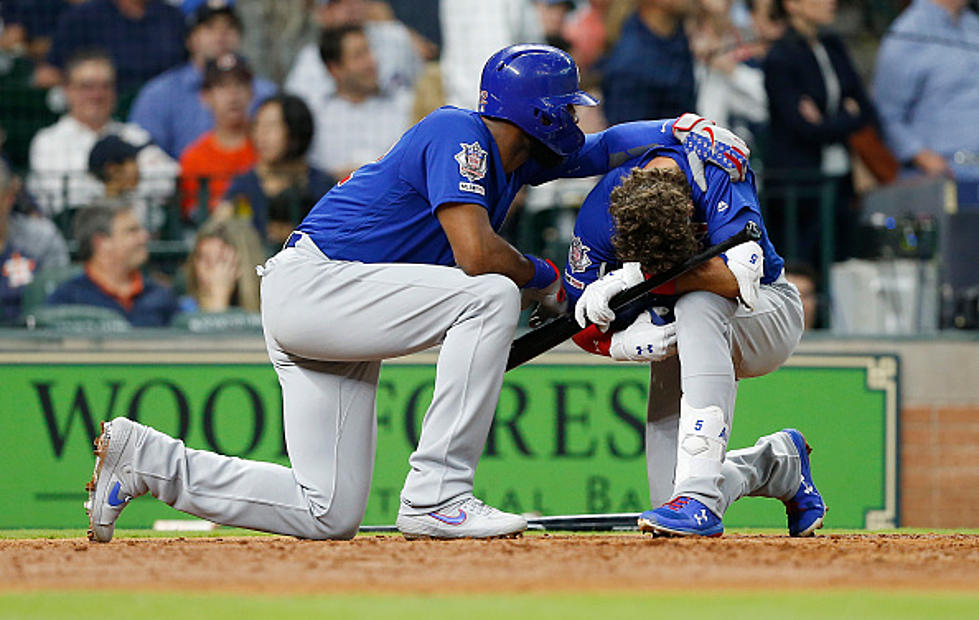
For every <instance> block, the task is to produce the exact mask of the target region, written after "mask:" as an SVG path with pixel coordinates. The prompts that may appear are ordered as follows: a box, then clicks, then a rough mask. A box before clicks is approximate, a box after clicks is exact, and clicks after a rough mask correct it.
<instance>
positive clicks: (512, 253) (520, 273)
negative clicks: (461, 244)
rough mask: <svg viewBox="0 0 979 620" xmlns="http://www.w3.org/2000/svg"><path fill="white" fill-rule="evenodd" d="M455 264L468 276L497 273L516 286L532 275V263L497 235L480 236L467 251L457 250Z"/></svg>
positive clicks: (521, 284)
mask: <svg viewBox="0 0 979 620" xmlns="http://www.w3.org/2000/svg"><path fill="white" fill-rule="evenodd" d="M460 254H462V255H461V256H460ZM456 264H457V265H458V266H459V267H460V268H461V269H462V270H463V271H465V272H466V274H468V275H470V276H478V275H482V274H484V273H498V274H501V275H504V276H506V277H508V278H510V279H511V280H513V281H514V282H515V283H516V284H517V286H523V285H525V284H526V283H527V282H529V281H530V279H531V278H532V277H533V276H534V265H533V264H532V263H531V262H530V261H529V260H527V258H525V257H524V255H523V254H521V253H520V252H519V251H517V249H516V248H514V247H513V246H512V245H510V244H509V243H507V242H506V240H505V239H503V238H502V237H500V236H499V235H492V236H488V237H485V238H482V239H480V240H479V242H478V243H477V244H474V246H473V247H471V248H469V251H466V252H462V253H458V252H457V253H456Z"/></svg>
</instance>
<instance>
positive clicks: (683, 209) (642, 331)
mask: <svg viewBox="0 0 979 620" xmlns="http://www.w3.org/2000/svg"><path fill="white" fill-rule="evenodd" d="M709 123H710V122H709V121H705V120H704V119H701V118H699V117H695V116H693V115H685V116H684V117H681V118H680V120H679V121H678V122H677V123H676V125H675V129H677V130H678V131H682V129H678V128H681V127H685V126H687V127H689V128H690V129H692V130H693V129H696V126H697V125H701V126H702V125H703V124H709ZM712 132H713V133H714V134H715V135H720V134H722V133H723V132H725V130H723V129H721V128H718V127H714V128H713V129H712ZM698 139H699V138H698ZM727 142H728V144H736V140H732V139H731V138H730V137H729V138H728V139H727ZM702 148H703V149H704V151H707V150H710V149H715V148H718V146H717V144H716V143H713V144H712V143H709V142H706V143H704V144H703V145H702ZM744 172H745V175H746V179H745V180H744V181H743V182H735V180H732V178H731V176H732V175H729V174H727V173H725V171H722V170H721V169H720V168H717V167H715V166H707V168H706V170H703V171H701V170H698V169H697V167H696V166H694V167H691V165H690V162H689V161H688V157H687V153H686V152H684V150H683V149H678V148H676V147H674V146H669V145H667V146H658V147H654V148H652V149H649V150H648V151H646V152H645V153H643V154H642V155H639V156H637V157H635V158H633V159H631V160H629V161H627V162H625V163H624V164H622V165H621V166H620V167H618V168H616V169H615V170H612V171H611V172H609V173H608V174H607V175H606V176H605V177H604V178H603V179H602V180H601V181H600V182H599V183H598V185H597V186H596V187H595V188H594V190H593V191H592V192H591V193H590V194H589V196H588V197H587V199H586V200H585V203H584V204H583V205H582V208H581V211H580V213H579V215H578V219H577V222H576V225H575V232H574V238H573V242H572V246H571V249H570V251H569V255H568V264H567V267H566V269H565V274H564V285H565V290H566V291H567V293H568V297H569V299H570V300H571V301H572V303H574V304H575V307H574V313H575V318H576V319H577V321H578V322H579V324H580V325H581V327H583V328H585V327H588V329H586V330H584V331H582V332H581V333H580V334H578V336H576V337H575V342H577V343H578V344H579V346H581V347H582V348H584V349H586V350H588V351H590V352H593V353H598V354H603V355H609V356H611V357H612V358H614V359H616V360H621V361H635V362H648V363H649V364H650V389H649V403H648V411H647V423H646V459H647V466H648V473H649V489H650V499H651V501H652V504H653V506H658V507H657V508H654V509H652V510H648V511H646V512H644V513H642V515H641V516H640V518H639V526H640V529H641V530H643V531H648V532H653V533H655V534H664V535H679V536H691V535H693V536H719V535H721V534H722V533H723V531H724V527H723V524H722V521H721V517H722V516H723V515H724V512H725V511H726V510H727V508H728V507H729V506H730V505H731V503H732V502H734V501H735V500H736V499H738V498H740V497H743V496H745V495H760V496H766V497H774V498H777V499H780V500H782V501H783V502H785V504H786V512H787V514H788V525H789V533H790V534H791V535H792V536H809V535H812V533H813V532H814V530H816V529H817V528H819V527H821V526H822V522H823V518H824V516H825V513H826V506H825V504H824V502H823V500H822V497H821V496H820V494H819V492H818V491H817V490H816V488H815V486H814V485H813V482H812V475H811V471H810V467H809V457H808V452H809V448H808V446H807V444H806V442H805V439H804V438H803V436H802V434H801V433H800V432H799V431H797V430H795V429H784V430H782V431H779V432H776V433H773V434H771V435H768V436H765V437H762V438H760V439H759V440H758V441H757V443H756V444H755V445H754V447H752V448H747V449H744V450H734V451H731V452H727V445H728V438H729V436H730V431H731V423H732V418H733V414H734V403H735V395H736V391H737V381H738V380H739V379H743V378H747V377H757V376H760V375H764V374H767V373H769V372H772V371H774V370H775V369H777V368H778V367H779V366H781V365H782V364H783V363H784V362H785V360H786V359H788V357H789V355H791V354H792V351H793V350H794V349H795V347H796V345H797V344H798V342H799V339H800V338H801V335H802V330H803V320H802V319H803V312H802V303H801V300H800V298H799V293H798V291H797V290H796V288H795V287H794V286H793V285H792V284H790V283H789V282H788V281H786V279H785V277H784V275H783V273H782V267H783V261H782V258H781V257H780V256H779V255H778V254H777V253H776V252H775V248H773V247H772V244H771V242H770V241H769V239H768V234H767V233H766V232H765V229H764V224H763V222H762V218H761V212H760V208H759V204H758V197H757V193H756V191H755V186H754V174H753V173H752V172H751V171H750V170H745V171H744ZM748 221H754V222H755V223H757V224H758V225H759V226H760V227H761V229H762V233H763V234H762V238H761V240H760V242H758V243H755V242H749V243H745V244H742V245H739V246H736V247H734V248H733V249H731V250H729V251H728V252H727V253H726V254H725V255H722V256H721V257H717V258H714V259H712V260H711V261H709V262H707V263H705V264H704V265H702V266H701V267H699V268H697V269H695V270H693V271H691V272H688V273H687V274H686V275H683V276H681V277H680V278H678V279H677V280H674V281H673V282H671V283H669V284H667V285H664V286H662V287H660V289H659V290H657V291H656V292H657V293H659V294H660V295H661V297H660V299H661V300H662V306H661V307H656V308H654V309H652V310H648V311H642V312H641V313H639V315H638V316H631V317H615V315H614V313H613V312H612V311H611V310H610V308H609V300H610V299H611V298H612V296H614V295H615V294H616V293H618V292H620V291H622V290H625V289H626V288H629V287H630V286H633V285H635V284H637V283H639V282H641V281H642V280H643V279H644V278H645V276H646V274H656V273H661V272H663V271H665V270H667V269H669V268H671V267H673V266H674V265H676V264H679V263H681V262H683V261H684V260H685V259H686V258H688V257H689V256H691V255H693V254H694V253H696V252H697V251H698V250H699V249H700V248H701V245H703V244H707V245H713V244H716V243H719V242H721V241H723V240H725V239H727V238H729V237H731V236H732V235H734V234H735V233H736V232H738V231H739V230H741V229H742V227H743V226H744V225H745V223H746V222H748ZM660 504H662V505H660Z"/></svg>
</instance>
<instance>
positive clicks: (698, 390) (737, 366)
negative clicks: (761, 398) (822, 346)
mask: <svg viewBox="0 0 979 620" xmlns="http://www.w3.org/2000/svg"><path fill="white" fill-rule="evenodd" d="M675 314H676V324H677V325H676V327H677V352H678V353H677V355H676V356H674V357H671V358H669V359H667V360H664V361H662V362H658V363H654V364H651V366H650V368H651V369H650V383H649V402H648V408H647V414H646V466H647V469H648V473H649V495H650V501H651V503H652V505H653V506H654V507H655V506H659V505H660V504H662V503H664V502H666V501H669V500H670V499H672V498H674V497H679V496H681V495H682V496H687V497H692V498H694V499H697V500H699V501H701V502H703V503H704V505H705V506H707V507H708V508H710V509H711V510H712V511H714V512H715V513H716V514H717V515H719V516H722V515H723V514H724V512H725V511H726V510H727V509H728V507H729V506H730V505H731V503H732V502H734V501H735V500H736V499H738V498H739V497H743V496H745V495H759V496H764V497H774V498H777V499H789V498H791V497H792V496H793V495H794V494H795V492H796V491H797V490H798V488H799V483H800V482H799V481H800V469H799V458H798V457H799V455H798V454H797V452H796V449H795V447H794V445H793V444H792V441H791V440H790V439H788V437H787V436H786V435H785V434H784V433H774V434H772V435H767V436H765V437H762V438H761V439H759V440H758V442H757V443H756V444H755V445H754V447H751V448H746V449H743V450H732V451H730V452H728V453H727V455H726V458H725V461H724V464H723V466H722V468H721V474H720V476H692V477H690V478H687V479H686V480H676V481H674V479H673V478H674V471H675V468H676V458H677V441H678V427H679V420H680V397H681V395H682V396H683V397H684V398H685V399H686V400H687V403H688V404H690V405H691V406H692V407H696V408H704V407H710V406H717V407H720V408H721V411H722V412H723V413H724V421H725V423H726V425H727V428H728V431H729V432H730V429H731V425H732V422H733V418H734V402H735V397H736V395H737V380H738V379H743V378H747V377H759V376H762V375H765V374H768V373H770V372H773V371H774V370H776V369H777V368H778V367H779V366H781V365H782V364H783V363H785V361H786V360H787V359H788V358H789V356H790V355H791V354H792V351H793V350H795V347H796V346H797V345H798V344H799V340H800V339H801V338H802V331H803V320H802V318H803V311H802V301H801V299H800V297H799V291H798V290H797V289H796V288H795V286H793V285H792V284H790V283H789V282H788V281H786V280H785V278H784V277H781V278H779V279H778V280H777V281H775V282H773V283H772V284H767V285H762V287H761V294H760V298H759V300H758V302H757V303H756V304H755V310H754V311H752V312H748V311H747V310H746V309H744V308H743V307H741V306H740V304H738V303H737V302H736V301H733V300H730V299H726V298H724V297H721V296H720V295H716V294H714V293H707V292H693V293H687V294H685V295H683V296H682V297H680V299H679V300H677V304H676V312H675ZM729 436H730V435H729Z"/></svg>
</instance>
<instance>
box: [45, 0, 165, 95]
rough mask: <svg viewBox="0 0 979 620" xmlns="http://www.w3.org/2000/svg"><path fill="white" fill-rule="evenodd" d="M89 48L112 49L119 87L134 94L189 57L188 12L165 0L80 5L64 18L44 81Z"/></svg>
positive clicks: (49, 80) (55, 76)
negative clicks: (186, 41)
mask: <svg viewBox="0 0 979 620" xmlns="http://www.w3.org/2000/svg"><path fill="white" fill-rule="evenodd" d="M88 49H104V50H106V51H107V52H108V53H109V55H110V56H111V57H112V61H113V63H114V64H115V66H116V80H117V87H118V90H119V92H120V93H121V94H122V95H123V96H126V95H129V94H131V93H133V92H135V91H136V89H138V88H139V87H140V86H142V85H143V84H144V83H145V82H146V81H147V80H149V79H150V78H152V77H154V76H156V75H158V74H160V73H162V72H163V71H166V70H167V69H169V68H171V67H173V66H176V65H177V64H179V63H180V62H181V61H182V60H183V56H184V18H183V15H182V14H181V13H180V10H179V9H177V8H175V7H173V6H171V5H169V4H167V3H165V2H163V0H92V1H91V2H85V3H82V4H78V5H75V6H73V7H72V8H70V9H68V10H67V11H66V12H65V13H64V14H63V15H62V16H61V19H60V20H59V21H58V28H57V30H55V33H54V37H53V38H52V41H51V50H50V51H49V52H48V57H47V63H48V64H47V65H46V66H45V67H40V68H39V70H38V72H37V74H36V81H37V82H38V85H39V86H42V87H47V86H52V85H54V84H55V83H57V81H58V78H59V75H58V72H60V71H61V70H63V69H64V66H65V64H66V63H67V62H68V60H69V59H70V58H71V57H72V56H73V55H74V54H75V53H76V52H78V51H79V50H88ZM52 67H53V68H54V69H55V72H53V73H52V71H51V68H52Z"/></svg>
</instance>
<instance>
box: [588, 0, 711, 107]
mask: <svg viewBox="0 0 979 620" xmlns="http://www.w3.org/2000/svg"><path fill="white" fill-rule="evenodd" d="M691 8H692V2H690V0H640V2H639V5H638V7H637V8H636V12H635V13H634V14H633V15H632V16H631V17H629V18H628V19H627V20H626V21H625V23H624V24H623V25H622V34H621V35H620V37H619V41H618V43H616V45H615V48H613V49H612V51H611V52H610V53H609V57H608V59H607V60H606V61H605V63H604V65H603V66H602V92H603V93H604V94H605V103H604V112H605V117H606V118H607V119H608V122H609V123H612V124H615V123H622V122H626V121H636V120H642V119H647V118H668V117H673V116H679V115H680V114H683V113H684V112H687V111H688V110H693V109H694V108H695V107H696V99H695V95H694V77H693V54H692V53H691V51H690V41H689V40H688V39H687V35H686V32H685V31H684V29H683V18H684V17H685V16H686V15H687V14H688V13H689V12H690V10H691Z"/></svg>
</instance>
